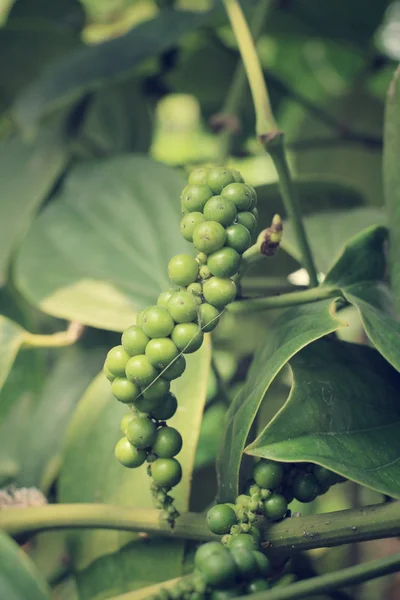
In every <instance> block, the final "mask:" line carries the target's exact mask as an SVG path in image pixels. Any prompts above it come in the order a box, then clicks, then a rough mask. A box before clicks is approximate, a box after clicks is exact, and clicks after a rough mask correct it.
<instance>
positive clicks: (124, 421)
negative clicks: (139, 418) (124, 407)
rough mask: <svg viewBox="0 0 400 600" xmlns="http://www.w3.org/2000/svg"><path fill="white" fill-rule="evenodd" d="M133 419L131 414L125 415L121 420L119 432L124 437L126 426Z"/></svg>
mask: <svg viewBox="0 0 400 600" xmlns="http://www.w3.org/2000/svg"><path fill="white" fill-rule="evenodd" d="M132 419H134V414H133V413H132V412H128V413H126V414H125V415H124V416H123V417H122V419H121V431H122V433H123V434H124V435H125V433H126V428H127V426H128V424H129V423H130V422H131V421H132Z"/></svg>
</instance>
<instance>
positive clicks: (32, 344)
mask: <svg viewBox="0 0 400 600" xmlns="http://www.w3.org/2000/svg"><path fill="white" fill-rule="evenodd" d="M83 329H84V327H83V325H82V324H81V323H77V322H75V321H72V322H71V323H70V324H69V325H68V328H67V329H66V330H65V331H57V333H52V334H49V335H39V334H35V333H29V331H26V332H25V334H24V339H23V342H22V347H23V348H64V347H65V346H72V345H73V344H75V342H77V341H78V340H79V338H80V337H81V335H82V333H83Z"/></svg>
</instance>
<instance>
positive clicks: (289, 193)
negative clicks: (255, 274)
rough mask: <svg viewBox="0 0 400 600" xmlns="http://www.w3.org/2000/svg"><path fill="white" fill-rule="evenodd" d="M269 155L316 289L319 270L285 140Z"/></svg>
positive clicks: (303, 262)
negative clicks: (287, 154)
mask: <svg viewBox="0 0 400 600" xmlns="http://www.w3.org/2000/svg"><path fill="white" fill-rule="evenodd" d="M269 153H270V156H271V158H272V161H273V163H274V165H275V169H276V172H277V173H278V177H279V188H280V191H281V195H282V200H283V204H284V206H285V211H286V214H287V216H288V217H289V219H290V221H291V222H292V226H293V231H294V234H295V237H296V241H297V245H298V247H299V250H300V253H301V263H302V265H303V267H304V268H305V269H306V270H307V272H308V276H309V278H310V285H311V286H312V287H315V286H317V285H318V276H317V270H316V267H315V264H314V259H313V256H312V253H311V248H310V245H309V243H308V239H307V234H306V230H305V228H304V223H303V219H302V214H301V209H300V203H299V200H298V194H297V188H296V186H295V185H294V184H293V180H292V177H291V175H290V170H289V165H288V162H287V158H286V152H285V148H284V145H283V138H280V139H279V140H276V143H275V144H273V145H271V148H270V149H269Z"/></svg>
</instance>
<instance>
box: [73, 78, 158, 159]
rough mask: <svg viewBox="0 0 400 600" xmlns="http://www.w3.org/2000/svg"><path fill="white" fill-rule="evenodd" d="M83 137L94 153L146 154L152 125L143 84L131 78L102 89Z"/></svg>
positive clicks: (93, 105)
mask: <svg viewBox="0 0 400 600" xmlns="http://www.w3.org/2000/svg"><path fill="white" fill-rule="evenodd" d="M80 134H81V137H82V138H83V143H89V145H90V150H91V151H92V152H93V149H94V150H95V151H96V152H97V153H99V152H101V153H102V154H109V153H117V152H129V151H131V152H146V151H147V150H148V149H149V146H150V142H151V135H152V123H151V120H150V111H149V106H148V105H147V103H146V100H145V97H144V95H143V92H142V90H141V86H140V82H139V81H137V80H132V79H131V80H130V81H127V82H124V83H120V84H118V85H114V86H113V87H110V88H104V89H101V90H99V91H98V92H97V93H96V94H95V96H94V99H93V102H92V104H91V106H90V109H89V111H88V116H87V119H86V121H85V123H84V125H83V127H82V128H81V132H80Z"/></svg>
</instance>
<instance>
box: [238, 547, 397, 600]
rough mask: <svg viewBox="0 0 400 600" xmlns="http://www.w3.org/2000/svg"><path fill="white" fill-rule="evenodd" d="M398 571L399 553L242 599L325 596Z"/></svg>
mask: <svg viewBox="0 0 400 600" xmlns="http://www.w3.org/2000/svg"><path fill="white" fill-rule="evenodd" d="M399 570H400V552H398V553H397V554H393V555H391V556H386V557H385V558H380V559H378V560H371V561H369V562H367V563H364V564H362V565H357V566H355V567H348V568H346V569H342V570H341V571H335V572H333V573H327V574H326V575H320V576H318V577H311V579H306V580H305V581H299V582H298V583H292V584H290V585H287V586H285V587H277V588H275V589H273V590H271V591H268V592H262V593H258V594H249V595H247V596H243V597H244V598H249V599H250V598H251V600H264V599H265V600H267V599H268V600H297V599H298V598H310V597H313V596H319V595H320V594H326V593H327V592H329V591H332V590H337V589H338V588H342V587H346V586H348V585H356V584H359V583H362V582H363V581H369V580H370V579H375V578H377V577H383V576H384V575H389V574H390V573H395V572H396V571H399Z"/></svg>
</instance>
